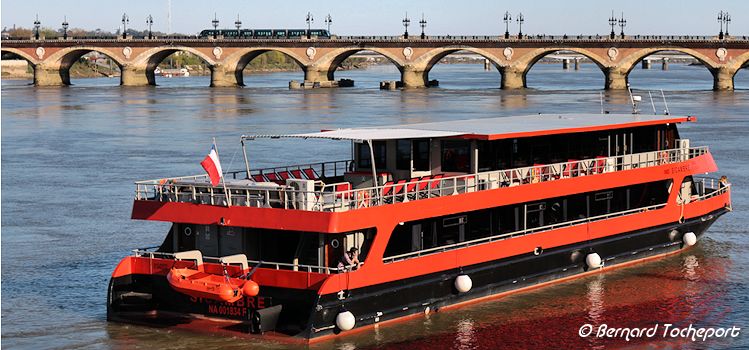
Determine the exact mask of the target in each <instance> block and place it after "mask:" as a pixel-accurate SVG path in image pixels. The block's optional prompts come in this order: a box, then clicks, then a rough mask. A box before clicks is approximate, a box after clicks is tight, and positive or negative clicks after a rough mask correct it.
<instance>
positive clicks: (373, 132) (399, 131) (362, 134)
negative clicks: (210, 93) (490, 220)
mask: <svg viewBox="0 0 749 350" xmlns="http://www.w3.org/2000/svg"><path fill="white" fill-rule="evenodd" d="M463 134H465V133H464V132H454V131H444V130H422V129H405V128H398V127H394V128H387V129H383V128H361V129H336V130H329V131H320V132H311V133H306V134H289V135H253V136H244V138H246V139H253V138H286V137H292V138H303V139H307V138H314V139H331V140H354V141H365V140H396V139H420V138H432V137H449V136H459V135H463Z"/></svg>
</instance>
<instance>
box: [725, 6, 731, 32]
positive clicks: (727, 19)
mask: <svg viewBox="0 0 749 350" xmlns="http://www.w3.org/2000/svg"><path fill="white" fill-rule="evenodd" d="M724 21H725V22H726V37H728V24H729V23H731V15H729V14H728V12H726V15H725V16H724Z"/></svg>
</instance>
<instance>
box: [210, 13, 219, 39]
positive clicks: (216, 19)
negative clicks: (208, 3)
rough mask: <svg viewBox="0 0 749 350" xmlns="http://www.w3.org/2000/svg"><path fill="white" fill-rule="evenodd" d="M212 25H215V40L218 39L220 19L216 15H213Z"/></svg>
mask: <svg viewBox="0 0 749 350" xmlns="http://www.w3.org/2000/svg"><path fill="white" fill-rule="evenodd" d="M211 24H213V38H214V39H216V37H217V36H218V17H217V16H216V13H215V12H214V13H213V20H212V21H211Z"/></svg>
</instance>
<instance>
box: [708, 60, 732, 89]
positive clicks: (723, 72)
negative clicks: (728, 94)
mask: <svg viewBox="0 0 749 350" xmlns="http://www.w3.org/2000/svg"><path fill="white" fill-rule="evenodd" d="M710 73H712V74H713V90H715V91H730V90H733V76H734V75H736V70H735V69H730V68H728V67H726V66H721V67H718V68H713V69H710Z"/></svg>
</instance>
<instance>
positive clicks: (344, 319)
mask: <svg viewBox="0 0 749 350" xmlns="http://www.w3.org/2000/svg"><path fill="white" fill-rule="evenodd" d="M335 325H336V327H338V329H340V330H342V331H350V330H352V329H354V325H356V317H354V314H352V313H351V311H344V312H341V313H339V314H338V315H337V316H336V317H335Z"/></svg>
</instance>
